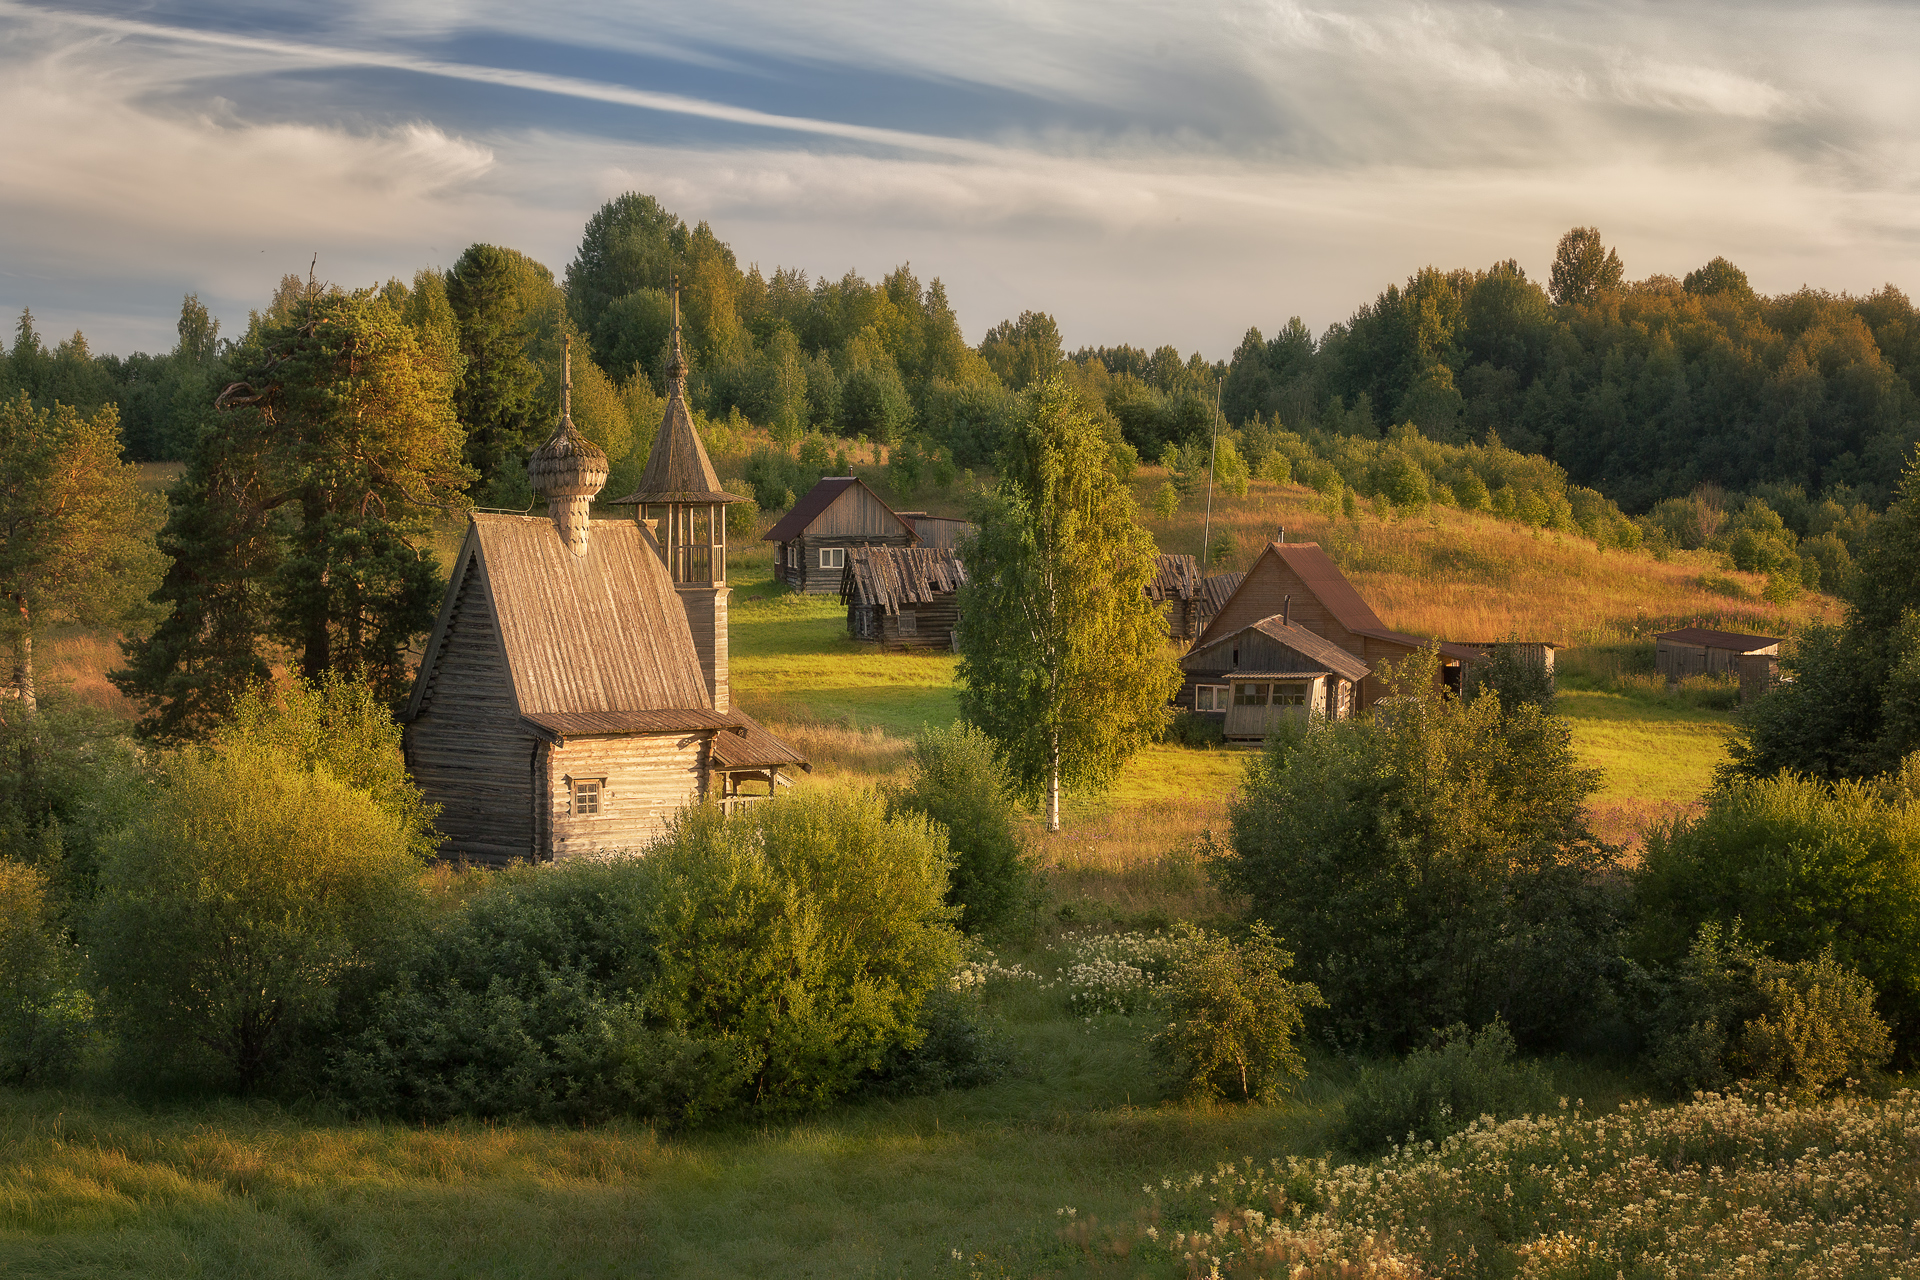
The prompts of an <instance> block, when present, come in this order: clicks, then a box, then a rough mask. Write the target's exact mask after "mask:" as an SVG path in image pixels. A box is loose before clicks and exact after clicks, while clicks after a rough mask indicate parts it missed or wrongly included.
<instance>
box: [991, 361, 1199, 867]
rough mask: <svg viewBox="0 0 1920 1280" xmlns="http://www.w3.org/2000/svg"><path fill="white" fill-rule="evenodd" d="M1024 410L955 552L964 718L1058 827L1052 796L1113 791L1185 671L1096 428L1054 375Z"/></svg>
mask: <svg viewBox="0 0 1920 1280" xmlns="http://www.w3.org/2000/svg"><path fill="white" fill-rule="evenodd" d="M1030 412H1031V418H1030V420H1029V421H1028V423H1027V424H1026V426H1025V427H1024V429H1023V430H1022V431H1021V432H1020V433H1019V435H1018V436H1017V437H1016V438H1015V439H1014V441H1013V442H1012V443H1011V444H1009V446H1008V447H1007V450H1006V452H1005V453H1004V454H1003V455H1002V457H1001V466H1000V484H999V488H998V489H997V490H996V491H995V492H994V493H993V494H992V495H991V496H990V497H989V498H988V499H987V500H986V501H985V502H984V503H983V509H982V510H981V512H980V521H979V523H980V534H979V536H978V537H977V538H976V539H974V541H973V542H972V543H971V544H970V545H969V546H968V547H967V549H966V552H965V556H966V561H967V567H968V574H967V583H966V585H965V586H963V587H962V588H961V592H960V610H961V614H962V616H964V617H965V618H966V619H967V625H966V626H965V627H964V628H962V630H961V632H960V646H961V656H960V667H959V677H960V683H961V693H960V706H961V711H962V713H963V714H964V715H965V717H966V718H967V719H968V720H969V721H970V722H971V723H973V724H975V725H978V726H979V727H980V729H981V730H982V731H983V732H985V733H986V734H987V736H988V737H989V738H991V739H992V740H993V743H994V745H995V747H996V749H997V751H998V753H999V755H1000V756H1001V758H1002V759H1003V760H1005V761H1006V763H1007V766H1008V769H1009V772H1010V774H1011V776H1012V778H1013V781H1014V785H1015V787H1016V788H1017V790H1018V792H1019V794H1020V795H1021V796H1022V797H1023V798H1026V799H1028V800H1030V801H1037V800H1039V799H1041V798H1042V797H1045V798H1046V801H1047V805H1048V826H1049V827H1050V828H1053V829H1056V830H1057V829H1058V826H1059V791H1060V787H1061V785H1062V784H1065V785H1066V786H1069V787H1078V788H1085V789H1088V790H1099V789H1102V788H1104V787H1106V786H1108V785H1110V784H1111V782H1112V779H1113V778H1114V776H1115V774H1116V773H1117V772H1118V771H1119V768H1120V766H1121V765H1123V764H1124V763H1125V762H1126V761H1127V760H1128V759H1129V758H1131V757H1132V755H1133V754H1134V753H1135V752H1137V751H1138V750H1139V749H1140V748H1141V747H1143V746H1145V745H1146V744H1147V743H1148V742H1150V741H1152V739H1153V737H1154V736H1155V735H1156V734H1157V733H1158V732H1159V728H1160V724H1161V722H1162V720H1163V719H1164V718H1165V706H1166V701H1167V698H1168V697H1169V696H1170V695H1171V694H1172V693H1173V691H1174V690H1175V689H1176V688H1178V687H1179V683H1180V672H1179V669H1178V668H1177V667H1176V666H1175V665H1174V663H1173V661H1172V659H1171V658H1170V657H1169V656H1168V655H1167V652H1166V644H1165V634H1166V632H1165V624H1164V622H1163V620H1162V619H1161V616H1160V613H1159V609H1158V606H1157V605H1155V604H1154V602H1153V601H1151V600H1149V599H1148V598H1147V595H1146V584H1147V582H1148V580H1149V579H1150V578H1151V577H1152V576H1153V570H1154V563H1155V554H1156V553H1155V548H1154V545H1153V540H1152V539H1151V538H1150V537H1149V536H1148V535H1147V533H1146V531H1145V530H1144V529H1142V528H1141V527H1140V526H1139V524H1138V523H1137V522H1136V521H1135V519H1134V506H1135V504H1134V501H1133V498H1132V495H1131V494H1130V493H1128V492H1127V491H1126V489H1125V488H1124V487H1123V486H1122V485H1121V484H1120V482H1119V480H1118V479H1117V478H1116V477H1115V476H1114V475H1113V473H1112V472H1111V471H1110V470H1109V469H1108V466H1107V456H1108V448H1107V444H1106V441H1105V440H1104V439H1103V438H1102V436H1101V434H1100V431H1099V427H1098V425H1097V424H1096V423H1095V421H1094V419H1093V416H1092V415H1091V414H1090V413H1089V412H1088V411H1087V409H1086V407H1085V406H1084V405H1083V404H1082V403H1081V402H1080V401H1079V399H1078V397H1076V396H1075V395H1074V394H1073V393H1072V392H1071V391H1069V390H1068V389H1067V388H1066V386H1065V385H1064V383H1062V382H1061V381H1060V380H1058V379H1054V380H1052V381H1050V382H1048V383H1046V384H1045V385H1044V386H1042V387H1039V388H1037V389H1035V390H1034V391H1033V392H1031V393H1030Z"/></svg>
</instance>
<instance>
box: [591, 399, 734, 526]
mask: <svg viewBox="0 0 1920 1280" xmlns="http://www.w3.org/2000/svg"><path fill="white" fill-rule="evenodd" d="M744 501H746V499H744V498H740V497H736V496H735V495H733V494H731V493H727V492H725V491H724V490H722V489H721V488H720V477H719V476H718V475H717V474H715V473H714V470H713V463H712V462H711V461H709V460H708V458H707V450H706V446H704V445H702V444H701V443H700V433H699V432H698V431H696V430H695V429H694V426H693V414H691V413H690V412H688V411H687V402H686V399H685V398H684V397H683V396H682V395H681V394H680V390H679V388H678V387H675V388H674V391H673V394H672V395H671V396H669V397H668V399H667V412H666V414H665V416H663V417H662V418H661V420H660V430H659V431H658V432H656V433H655V434H654V437H653V451H652V452H651V453H649V454H648V455H647V468H646V470H645V471H642V472H641V473H640V486H639V488H637V489H635V490H634V491H633V492H632V493H630V494H628V495H627V496H626V497H624V498H615V499H614V500H613V502H614V505H616V506H635V505H638V504H641V503H658V502H744Z"/></svg>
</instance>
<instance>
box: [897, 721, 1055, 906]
mask: <svg viewBox="0 0 1920 1280" xmlns="http://www.w3.org/2000/svg"><path fill="white" fill-rule="evenodd" d="M888 808H889V810H890V811H891V812H893V813H895V814H904V813H914V814H920V815H923V816H924V817H926V818H928V819H930V820H932V821H933V822H936V823H938V824H939V825H940V826H941V828H943V829H944V830H945V832H946V836H947V847H948V849H949V850H950V851H951V854H952V863H951V865H950V867H949V869H948V877H947V902H948V904H949V905H951V906H954V907H957V908H959V910H960V923H961V925H962V927H963V928H965V929H966V930H967V932H969V933H979V932H981V931H982V930H985V929H990V928H993V927H995V926H998V925H1003V924H1005V923H1007V922H1008V921H1009V920H1010V919H1011V918H1012V917H1013V915H1014V914H1015V913H1016V912H1018V911H1019V910H1020V909H1021V908H1022V907H1025V906H1027V905H1028V904H1029V903H1030V902H1031V900H1032V898H1033V893H1034V875H1033V860H1032V858H1031V857H1030V856H1029V855H1028V853H1027V851H1026V846H1025V844H1024V843H1023V842H1022V840H1021V839H1020V833H1019V829H1018V828H1017V827H1016V826H1015V825H1014V807H1013V801H1012V800H1011V799H1010V798H1009V795H1008V783H1007V774H1006V768H1005V766H1004V765H1002V764H1001V762H1000V761H999V759H998V758H997V757H996V756H995V755H994V750H993V743H992V742H991V741H990V740H989V739H988V738H987V735H986V734H984V733H982V732H980V730H978V729H976V728H974V727H973V726H972V725H968V724H954V725H952V726H951V727H949V728H945V729H923V730H922V731H921V733H920V736H919V737H917V738H916V739H914V743H913V771H912V774H911V776H910V777H909V778H908V781H907V784H906V786H905V787H903V788H901V789H900V790H898V791H896V792H895V793H894V794H893V795H892V796H890V797H889V799H888Z"/></svg>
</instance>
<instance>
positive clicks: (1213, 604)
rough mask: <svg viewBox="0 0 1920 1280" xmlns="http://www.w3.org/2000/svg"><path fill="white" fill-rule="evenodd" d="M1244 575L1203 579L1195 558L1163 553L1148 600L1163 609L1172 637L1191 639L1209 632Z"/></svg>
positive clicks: (1225, 575)
mask: <svg viewBox="0 0 1920 1280" xmlns="http://www.w3.org/2000/svg"><path fill="white" fill-rule="evenodd" d="M1245 576H1246V575H1245V574H1241V573H1216V574H1214V575H1212V576H1211V577H1206V578H1203V577H1201V576H1200V563H1199V561H1197V560H1195V559H1194V558H1193V557H1192V556H1188V555H1174V554H1169V553H1166V552H1162V553H1161V554H1160V555H1159V556H1158V557H1157V558H1156V559H1155V562H1154V572H1153V577H1152V579H1151V580H1150V581H1148V583H1147V599H1149V600H1151V601H1153V602H1154V603H1155V604H1158V605H1159V606H1161V611H1162V612H1163V613H1164V614H1165V615H1166V619H1167V635H1168V636H1169V637H1171V638H1172V639H1175V640H1191V639H1193V638H1194V637H1196V636H1198V635H1199V634H1200V633H1201V632H1202V631H1204V630H1205V629H1206V626H1207V623H1209V622H1211V621H1212V620H1213V615H1214V614H1216V613H1218V612H1220V606H1221V605H1223V604H1225V603H1226V601H1227V597H1229V596H1231V595H1232V594H1233V591H1234V588H1235V587H1238V586H1239V585H1240V579H1241V578H1243V577H1245Z"/></svg>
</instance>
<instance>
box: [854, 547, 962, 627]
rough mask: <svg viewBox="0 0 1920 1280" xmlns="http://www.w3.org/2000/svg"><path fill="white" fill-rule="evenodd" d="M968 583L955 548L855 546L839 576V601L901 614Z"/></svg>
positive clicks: (950, 593)
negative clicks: (906, 608)
mask: <svg viewBox="0 0 1920 1280" xmlns="http://www.w3.org/2000/svg"><path fill="white" fill-rule="evenodd" d="M966 580H967V567H966V566H965V565H963V564H961V563H960V555H959V553H958V552H956V551H955V550H954V549H953V548H952V547H855V548H854V549H853V550H851V551H849V552H848V553H847V567H846V569H845V570H844V571H843V572H842V574H841V577H840V599H841V602H842V603H844V604H865V605H878V606H880V608H881V609H883V610H884V611H886V612H887V613H898V612H900V606H901V605H903V604H930V603H932V601H933V599H934V597H935V596H942V595H952V594H953V593H954V592H955V591H958V590H959V589H960V587H961V585H962V584H963V583H965V582H966Z"/></svg>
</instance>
